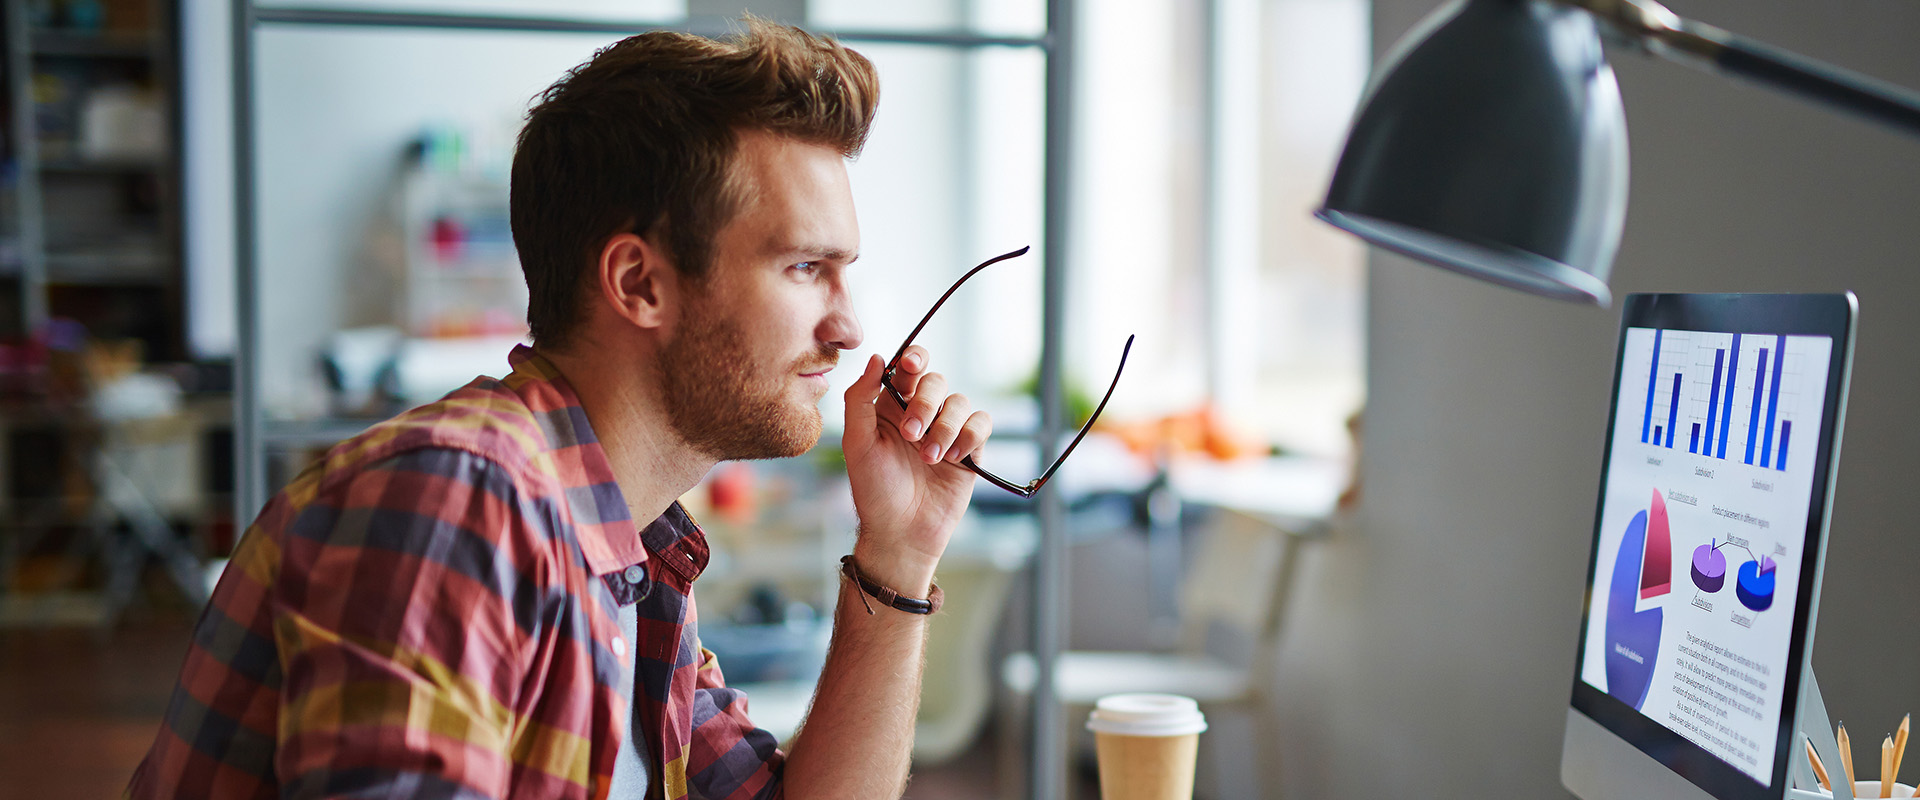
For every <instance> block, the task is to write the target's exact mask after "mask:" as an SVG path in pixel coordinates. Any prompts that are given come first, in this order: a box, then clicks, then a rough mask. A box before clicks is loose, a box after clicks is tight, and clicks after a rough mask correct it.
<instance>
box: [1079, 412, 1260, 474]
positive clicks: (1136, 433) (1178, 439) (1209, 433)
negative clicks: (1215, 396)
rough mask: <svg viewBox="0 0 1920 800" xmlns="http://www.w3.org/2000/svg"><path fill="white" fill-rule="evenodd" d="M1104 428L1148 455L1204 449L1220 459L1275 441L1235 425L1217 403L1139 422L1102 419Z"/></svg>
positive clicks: (1237, 456) (1244, 455)
mask: <svg viewBox="0 0 1920 800" xmlns="http://www.w3.org/2000/svg"><path fill="white" fill-rule="evenodd" d="M1098 427H1099V428H1100V429H1101V430H1103V431H1106V432H1108V433H1111V434H1113V435H1115V436H1117V437H1119V438H1120V441H1122V442H1125V443H1126V445H1127V449H1129V450H1132V451H1133V452H1135V453H1139V454H1140V455H1141V456H1143V457H1145V458H1150V459H1151V458H1155V457H1156V456H1157V455H1158V454H1159V453H1161V452H1163V451H1164V452H1167V453H1168V454H1172V455H1179V454H1183V453H1200V454H1205V455H1207V456H1209V457H1211V458H1214V459H1217V460H1220V461H1233V460H1237V459H1242V458H1251V457H1255V456H1264V455H1267V454H1269V453H1271V452H1272V451H1273V447H1272V445H1270V444H1268V443H1267V442H1266V441H1264V440H1262V439H1261V438H1260V437H1258V436H1255V435H1253V434H1251V433H1248V432H1247V431H1244V430H1241V429H1239V428H1237V427H1235V426H1234V425H1233V424H1232V423H1231V422H1229V421H1228V420H1227V419H1226V415H1224V414H1221V413H1220V412H1219V411H1218V410H1216V409H1215V408H1214V407H1213V406H1210V405H1207V406H1201V407H1199V408H1196V409H1194V410H1192V411H1185V412H1181V413H1178V414H1169V415H1167V416H1164V417H1160V418H1158V419H1149V420H1141V421H1138V422H1115V423H1107V422H1104V421H1103V422H1101V423H1100V425H1099V426H1098Z"/></svg>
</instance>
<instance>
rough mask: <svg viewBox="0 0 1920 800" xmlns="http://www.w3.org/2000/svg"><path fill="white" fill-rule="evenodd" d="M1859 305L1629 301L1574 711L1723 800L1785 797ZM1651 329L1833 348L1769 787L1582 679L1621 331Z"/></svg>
mask: <svg viewBox="0 0 1920 800" xmlns="http://www.w3.org/2000/svg"><path fill="white" fill-rule="evenodd" d="M1857 317H1858V302H1857V300H1856V298H1855V297H1854V295H1853V293H1851V292H1846V293H1842V294H1634V295H1629V296H1628V297H1627V298H1626V302H1625V304H1624V308H1623V311H1622V314H1621V321H1620V333H1619V336H1618V340H1619V341H1618V344H1617V346H1616V348H1615V351H1614V368H1613V391H1612V394H1611V395H1609V397H1610V400H1609V403H1608V410H1609V413H1608V418H1607V431H1606V439H1605V442H1606V444H1605V446H1604V447H1603V448H1602V452H1601V465H1600V494H1599V501H1598V504H1597V505H1598V507H1597V508H1596V510H1595V512H1594V522H1593V530H1592V539H1593V544H1592V550H1591V551H1590V552H1589V559H1588V562H1587V576H1586V583H1585V584H1584V585H1583V587H1582V592H1583V594H1584V599H1583V601H1582V604H1581V613H1580V637H1579V639H1578V640H1577V641H1576V645H1575V648H1574V665H1575V666H1574V676H1573V698H1572V707H1573V709H1574V710H1576V711H1579V712H1580V713H1582V714H1585V715H1586V716H1587V717H1588V718H1589V719H1592V720H1593V721H1594V722H1596V723H1598V724H1599V725H1600V726H1601V727H1603V728H1605V729H1606V730H1608V731H1610V732H1611V733H1613V735H1615V736H1618V737H1619V738H1620V739H1622V740H1623V741H1625V742H1627V743H1628V744H1631V745H1633V746H1634V747H1635V748H1636V749H1638V750H1640V751H1641V752H1643V753H1645V754H1646V755H1647V756H1649V757H1651V758H1653V759H1654V760H1655V761H1658V762H1660V763H1661V764H1663V765H1665V766H1666V767H1667V768H1668V769H1669V770H1672V771H1673V772H1674V773H1676V774H1678V775H1680V776H1681V777H1683V778H1686V779H1687V780H1688V781H1690V782H1691V783H1693V784H1694V785H1695V786H1697V787H1699V788H1700V789H1701V790H1702V791H1704V792H1706V793H1708V794H1710V795H1712V796H1713V797H1716V798H1720V800H1778V798H1780V797H1782V796H1784V794H1785V792H1786V781H1787V766H1788V754H1789V752H1790V748H1791V745H1792V744H1793V742H1794V741H1795V737H1794V736H1793V731H1794V726H1795V724H1796V722H1797V719H1796V718H1797V716H1798V710H1799V709H1798V704H1799V699H1800V684H1801V680H1802V678H1803V676H1804V674H1805V672H1806V666H1807V660H1808V657H1809V652H1808V651H1809V649H1810V648H1809V647H1808V643H1809V642H1810V641H1812V637H1813V621H1814V620H1815V619H1817V615H1816V614H1815V613H1814V612H1815V611H1816V609H1817V608H1818V605H1819V595H1818V589H1819V584H1818V577H1819V573H1820V567H1821V565H1822V564H1823V563H1824V561H1825V559H1826V527H1827V525H1826V523H1827V518H1828V512H1829V510H1830V508H1831V505H1832V492H1833V481H1832V477H1833V474H1834V473H1833V471H1834V469H1835V468H1836V467H1837V461H1838V459H1837V456H1838V453H1839V446H1840V432H1841V424H1840V423H1841V420H1842V419H1844V417H1845V396H1846V386H1847V383H1848V380H1849V377H1850V375H1851V372H1852V366H1853V364H1852V362H1853V333H1854V323H1855V320H1856V318H1857ZM1629 328H1656V329H1661V328H1663V329H1667V330H1690V331H1707V332H1716V333H1741V334H1747V333H1758V334H1785V335H1789V336H1826V337H1830V338H1831V339H1832V342H1833V350H1832V359H1831V361H1830V362H1829V366H1828V369H1827V382H1826V392H1825V401H1824V402H1823V404H1822V406H1821V415H1820V425H1819V436H1818V437H1817V439H1816V450H1815V454H1814V462H1813V493H1812V495H1811V496H1810V498H1809V501H1808V504H1807V520H1806V533H1805V536H1806V546H1805V547H1804V548H1803V549H1802V551H1801V552H1803V553H1805V554H1806V557H1804V558H1803V559H1802V560H1801V565H1800V575H1799V581H1800V583H1799V587H1800V589H1799V597H1800V602H1798V603H1797V604H1795V607H1794V610H1793V629H1792V633H1791V635H1790V637H1789V639H1788V650H1787V652H1788V659H1787V668H1786V670H1785V672H1786V674H1785V675H1783V676H1782V679H1783V680H1784V686H1783V691H1782V693H1781V708H1780V720H1779V730H1778V736H1777V737H1776V738H1775V740H1774V754H1773V768H1772V776H1773V778H1772V780H1771V781H1770V782H1769V783H1768V784H1766V785H1762V784H1761V783H1760V782H1759V781H1758V780H1755V779H1754V778H1753V777H1752V776H1751V775H1748V774H1747V773H1746V772H1743V771H1741V770H1740V769H1738V768H1737V767H1735V766H1733V765H1732V764H1729V763H1727V762H1726V761H1723V760H1721V759H1720V758H1719V757H1718V756H1715V755H1713V754H1711V753H1709V752H1707V751H1706V750H1705V749H1703V748H1701V747H1700V746H1698V745H1696V744H1694V743H1693V742H1691V741H1688V740H1687V739H1686V738H1685V737H1683V736H1681V735H1680V734H1679V733H1676V732H1674V731H1672V730H1670V729H1668V728H1667V727H1665V726H1663V725H1661V724H1659V723H1658V722H1655V721H1654V720H1652V719H1651V718H1648V717H1647V716H1645V715H1643V714H1641V713H1640V712H1639V711H1636V710H1634V709H1633V707H1631V706H1629V705H1627V704H1626V703H1623V702H1621V701H1619V700H1618V699H1616V698H1614V697H1612V696H1611V695H1608V694H1607V693H1605V692H1602V691H1600V690H1598V689H1595V688H1594V687H1592V686H1590V685H1588V684H1587V683H1586V681H1585V680H1584V679H1583V678H1582V677H1581V670H1580V666H1579V665H1580V664H1581V663H1582V660H1583V657H1584V655H1585V649H1586V646H1587V629H1588V625H1589V624H1591V622H1592V612H1593V585H1594V583H1593V582H1594V580H1595V577H1596V576H1597V575H1598V570H1599V568H1600V533H1601V527H1600V526H1601V517H1602V516H1603V515H1604V513H1605V508H1606V497H1607V482H1608V479H1609V478H1610V475H1609V471H1610V468H1611V465H1612V461H1613V441H1614V424H1615V423H1616V422H1617V421H1618V416H1619V408H1618V405H1619V397H1620V381H1621V379H1622V375H1623V373H1624V370H1625V364H1624V363H1623V361H1624V356H1625V353H1626V342H1627V336H1626V334H1627V330H1628V329H1629Z"/></svg>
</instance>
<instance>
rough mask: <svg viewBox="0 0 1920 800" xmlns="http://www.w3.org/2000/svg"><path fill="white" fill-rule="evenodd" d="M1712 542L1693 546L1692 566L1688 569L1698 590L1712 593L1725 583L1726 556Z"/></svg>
mask: <svg viewBox="0 0 1920 800" xmlns="http://www.w3.org/2000/svg"><path fill="white" fill-rule="evenodd" d="M1717 544H1718V542H1715V543H1714V544H1703V545H1700V546H1699V547H1696V548H1693V568H1692V569H1691V570H1688V572H1689V574H1690V575H1691V576H1692V577H1693V585H1695V586H1698V587H1700V591H1703V592H1706V593H1707V594H1713V593H1714V592H1717V591H1720V587H1722V586H1725V585H1727V556H1726V554H1725V553H1722V552H1720V549H1719V548H1718V547H1716V546H1715V545H1717Z"/></svg>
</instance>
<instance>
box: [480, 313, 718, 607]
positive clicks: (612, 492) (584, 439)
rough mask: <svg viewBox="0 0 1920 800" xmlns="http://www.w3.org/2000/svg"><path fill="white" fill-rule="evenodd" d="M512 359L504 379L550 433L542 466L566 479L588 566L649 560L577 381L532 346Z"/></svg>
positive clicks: (602, 568)
mask: <svg viewBox="0 0 1920 800" xmlns="http://www.w3.org/2000/svg"><path fill="white" fill-rule="evenodd" d="M507 362H508V363H509V364H511V365H513V373H512V374H511V375H509V376H507V378H506V380H505V381H504V383H505V384H506V386H507V388H508V389H510V390H512V391H513V393H514V394H516V395H519V397H520V399H521V401H522V402H524V403H526V405H527V408H528V409H529V410H531V411H532V412H533V416H534V419H535V420H536V421H537V422H538V423H539V425H540V430H541V432H542V433H544V434H545V435H546V439H547V449H546V452H544V453H542V454H541V456H540V458H541V459H542V460H543V461H545V462H546V463H545V464H542V465H541V467H542V468H543V469H545V470H547V471H549V472H550V473H552V474H553V475H555V476H557V477H558V478H559V479H560V483H561V487H562V490H563V491H564V492H565V494H566V498H565V499H566V503H567V507H568V510H569V511H570V512H571V513H572V517H573V526H574V532H575V536H576V537H577V538H578V539H579V541H580V550H581V552H582V553H584V554H585V555H586V558H587V567H588V568H589V569H591V570H593V574H595V575H604V574H606V573H609V572H613V571H614V570H618V569H622V568H625V567H627V566H631V565H634V564H639V563H643V562H645V561H646V560H647V547H646V545H645V543H644V542H643V541H642V536H641V535H640V533H639V531H638V530H637V529H636V526H635V525H634V523H633V515H632V514H631V513H630V512H629V511H628V510H627V500H626V497H625V496H624V495H622V494H621V493H620V485H619V484H618V483H616V482H615V481H614V479H613V465H612V464H611V463H610V462H609V461H608V460H607V452H606V450H604V449H602V448H601V446H600V439H599V438H598V437H596V436H594V434H593V426H592V424H590V423H589V422H588V421H587V413H586V409H584V408H582V407H581V405H580V397H579V395H577V394H575V393H574V391H573V386H572V384H569V383H567V379H566V377H565V376H563V375H561V374H560V370H559V369H557V368H555V367H554V365H553V362H551V361H548V360H547V358H546V357H545V356H542V355H540V354H539V353H537V352H535V351H534V350H533V348H531V347H527V346H526V345H516V346H515V347H514V348H513V352H512V353H510V354H508V356H507ZM678 505H679V504H678V503H675V506H678ZM684 515H685V512H681V516H684Z"/></svg>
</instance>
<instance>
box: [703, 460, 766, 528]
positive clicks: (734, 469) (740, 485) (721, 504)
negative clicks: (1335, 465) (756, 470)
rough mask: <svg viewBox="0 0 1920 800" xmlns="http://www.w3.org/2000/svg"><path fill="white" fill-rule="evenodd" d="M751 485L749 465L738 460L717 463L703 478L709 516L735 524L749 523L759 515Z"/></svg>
mask: <svg viewBox="0 0 1920 800" xmlns="http://www.w3.org/2000/svg"><path fill="white" fill-rule="evenodd" d="M754 483H755V481H754V474H753V467H752V465H749V464H745V463H741V462H739V461H729V462H727V463H724V464H721V465H720V466H719V467H718V468H716V469H715V470H714V473H713V476H712V477H710V478H708V479H707V502H709V503H711V504H712V505H713V513H714V514H716V515H718V516H719V517H720V518H721V519H723V520H725V521H727V522H730V523H733V524H735V525H744V524H747V523H749V522H752V521H753V519H754V517H756V516H758V514H759V508H758V505H759V504H758V503H757V502H756V500H755V498H754Z"/></svg>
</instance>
